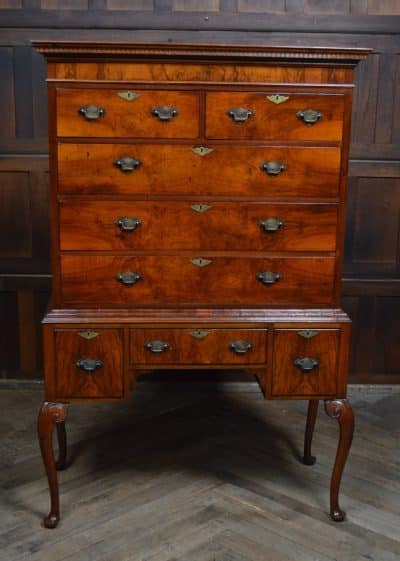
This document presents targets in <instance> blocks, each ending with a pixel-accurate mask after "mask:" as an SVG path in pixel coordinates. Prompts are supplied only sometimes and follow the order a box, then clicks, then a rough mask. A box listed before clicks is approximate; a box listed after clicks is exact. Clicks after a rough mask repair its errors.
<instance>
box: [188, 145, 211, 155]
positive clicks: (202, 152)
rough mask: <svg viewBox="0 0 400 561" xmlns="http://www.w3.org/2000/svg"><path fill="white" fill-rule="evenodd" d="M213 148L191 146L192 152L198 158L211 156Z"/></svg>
mask: <svg viewBox="0 0 400 561" xmlns="http://www.w3.org/2000/svg"><path fill="white" fill-rule="evenodd" d="M213 150H214V148H207V146H193V148H192V151H193V152H194V153H195V154H197V155H198V156H207V154H211V152H212V151H213Z"/></svg>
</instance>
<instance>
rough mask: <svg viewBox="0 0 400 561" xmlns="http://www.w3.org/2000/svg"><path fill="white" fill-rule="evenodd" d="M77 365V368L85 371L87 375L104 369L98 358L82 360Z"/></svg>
mask: <svg viewBox="0 0 400 561" xmlns="http://www.w3.org/2000/svg"><path fill="white" fill-rule="evenodd" d="M75 364H76V367H77V368H79V369H80V370H83V371H84V372H86V374H92V373H93V372H94V371H95V370H97V369H98V368H102V367H103V361H102V360H100V359H98V358H80V359H78V360H77V361H76V363H75Z"/></svg>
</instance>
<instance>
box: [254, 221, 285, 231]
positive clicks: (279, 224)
mask: <svg viewBox="0 0 400 561" xmlns="http://www.w3.org/2000/svg"><path fill="white" fill-rule="evenodd" d="M260 226H261V228H263V229H264V232H267V233H268V234H273V233H274V232H277V231H278V230H279V229H280V228H283V221H282V220H280V219H279V218H265V219H264V220H261V221H260Z"/></svg>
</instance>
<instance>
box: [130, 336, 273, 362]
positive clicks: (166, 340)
mask: <svg viewBox="0 0 400 561" xmlns="http://www.w3.org/2000/svg"><path fill="white" fill-rule="evenodd" d="M130 351H131V352H130V356H131V362H132V363H133V364H138V365H141V364H150V365H152V364H154V365H157V364H160V365H166V366H167V365H171V364H176V365H184V364H193V365H198V366H200V365H203V364H215V365H216V366H217V365H224V364H228V365H235V364H263V363H265V362H266V331H265V330H262V329H208V328H202V327H201V328H198V327H196V328H193V329H190V328H188V329H137V330H132V331H131V336H130Z"/></svg>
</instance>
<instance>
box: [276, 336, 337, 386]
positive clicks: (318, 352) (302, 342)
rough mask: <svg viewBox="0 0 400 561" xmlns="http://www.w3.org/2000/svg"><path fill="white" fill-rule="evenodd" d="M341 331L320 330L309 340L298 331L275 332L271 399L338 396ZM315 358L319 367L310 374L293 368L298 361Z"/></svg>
mask: <svg viewBox="0 0 400 561" xmlns="http://www.w3.org/2000/svg"><path fill="white" fill-rule="evenodd" d="M340 335H341V334H340V331H338V330H321V331H318V333H317V335H315V336H314V337H311V338H310V339H307V338H304V337H301V336H300V335H299V334H298V332H297V330H276V331H275V332H274V366H273V370H272V395H274V396H275V397H278V396H283V395H288V394H289V395H293V396H301V395H303V396H308V395H311V396H312V395H314V396H319V395H323V394H325V395H333V396H338V390H339V384H338V361H339V359H338V353H339V340H340ZM304 357H308V358H314V359H316V360H318V362H319V366H318V367H316V368H314V369H313V370H312V371H311V372H309V373H304V372H302V371H301V370H300V369H299V368H297V367H296V366H295V365H294V361H295V360H296V359H297V358H304Z"/></svg>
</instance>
